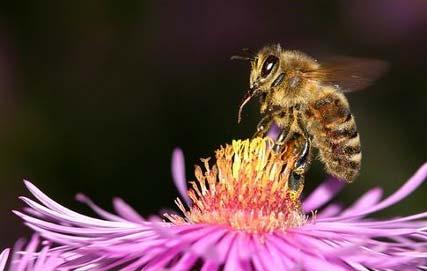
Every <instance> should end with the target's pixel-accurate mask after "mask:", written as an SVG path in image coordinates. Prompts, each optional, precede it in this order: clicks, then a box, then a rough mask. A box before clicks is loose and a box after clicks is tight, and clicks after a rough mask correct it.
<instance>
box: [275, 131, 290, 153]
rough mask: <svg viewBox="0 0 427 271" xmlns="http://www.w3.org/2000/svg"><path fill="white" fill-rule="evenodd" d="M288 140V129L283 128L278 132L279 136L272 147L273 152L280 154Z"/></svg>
mask: <svg viewBox="0 0 427 271" xmlns="http://www.w3.org/2000/svg"><path fill="white" fill-rule="evenodd" d="M288 139H289V127H285V128H283V129H282V131H281V132H280V134H279V136H278V137H277V139H276V141H275V142H274V145H273V151H275V152H280V151H281V150H282V149H283V146H284V145H285V143H286V142H287V141H288Z"/></svg>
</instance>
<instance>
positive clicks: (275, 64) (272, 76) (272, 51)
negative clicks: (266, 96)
mask: <svg viewBox="0 0 427 271" xmlns="http://www.w3.org/2000/svg"><path fill="white" fill-rule="evenodd" d="M281 54H282V48H281V47H280V45H279V44H275V45H270V46H266V47H264V48H262V49H261V50H260V51H259V52H258V54H257V55H256V57H255V58H254V59H253V61H251V74H250V77H249V85H250V88H251V89H258V91H259V92H264V93H266V92H269V91H270V90H271V89H272V88H274V87H275V86H278V85H279V84H280V83H282V81H283V79H284V77H285V74H284V73H283V72H282V68H281V67H282V66H283V63H281V62H282V61H281Z"/></svg>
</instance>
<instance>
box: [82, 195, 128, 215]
mask: <svg viewBox="0 0 427 271" xmlns="http://www.w3.org/2000/svg"><path fill="white" fill-rule="evenodd" d="M76 200H77V201H79V202H81V203H84V204H86V205H88V206H89V207H90V208H91V209H92V210H93V211H94V212H95V213H97V214H98V215H99V216H100V217H102V218H105V219H107V220H111V221H119V222H124V221H126V220H125V219H123V218H121V217H119V216H116V215H114V214H112V213H110V212H107V211H105V210H104V209H102V208H100V207H99V206H98V205H96V204H95V203H93V201H92V200H91V199H90V198H88V197H87V196H86V195H85V194H82V193H79V194H77V195H76Z"/></svg>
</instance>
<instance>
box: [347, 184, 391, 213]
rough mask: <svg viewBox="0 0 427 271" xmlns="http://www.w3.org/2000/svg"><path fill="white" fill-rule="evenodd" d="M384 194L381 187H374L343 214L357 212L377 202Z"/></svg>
mask: <svg viewBox="0 0 427 271" xmlns="http://www.w3.org/2000/svg"><path fill="white" fill-rule="evenodd" d="M382 195H383V190H382V189H381V188H373V189H371V190H369V191H368V192H366V193H365V194H364V195H363V196H362V197H360V198H359V199H358V200H357V201H356V202H355V203H354V204H353V205H352V206H350V207H349V208H347V209H346V210H345V211H344V212H343V213H342V214H341V215H342V216H346V215H349V214H351V213H357V212H360V211H363V210H366V209H368V208H371V207H372V206H374V205H375V204H377V203H378V202H379V201H380V200H381V197H382Z"/></svg>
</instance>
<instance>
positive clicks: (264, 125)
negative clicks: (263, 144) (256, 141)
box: [252, 114, 273, 138]
mask: <svg viewBox="0 0 427 271" xmlns="http://www.w3.org/2000/svg"><path fill="white" fill-rule="evenodd" d="M272 123H273V118H272V116H271V115H270V114H267V115H265V116H264V117H263V118H262V119H261V120H260V122H258V125H257V127H256V132H255V134H254V135H253V136H252V138H256V137H264V135H265V133H266V132H267V131H268V130H269V129H270V127H271V124H272Z"/></svg>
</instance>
